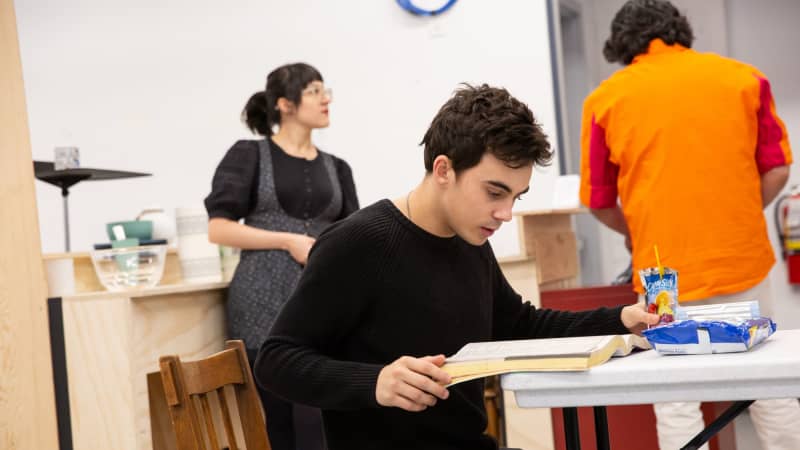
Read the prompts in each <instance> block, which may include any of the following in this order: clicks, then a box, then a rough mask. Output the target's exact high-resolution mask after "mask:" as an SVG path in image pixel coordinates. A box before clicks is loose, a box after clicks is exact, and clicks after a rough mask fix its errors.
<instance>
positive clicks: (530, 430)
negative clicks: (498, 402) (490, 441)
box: [503, 391, 555, 450]
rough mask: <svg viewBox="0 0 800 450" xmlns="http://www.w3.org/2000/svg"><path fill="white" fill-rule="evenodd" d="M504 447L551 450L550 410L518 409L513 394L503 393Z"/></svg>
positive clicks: (552, 447)
mask: <svg viewBox="0 0 800 450" xmlns="http://www.w3.org/2000/svg"><path fill="white" fill-rule="evenodd" d="M503 410H504V411H505V421H506V446H508V447H510V448H524V449H525V450H553V449H554V448H555V447H554V443H553V431H552V423H551V419H550V408H520V407H519V406H517V401H516V399H515V398H514V393H513V392H510V391H504V392H503Z"/></svg>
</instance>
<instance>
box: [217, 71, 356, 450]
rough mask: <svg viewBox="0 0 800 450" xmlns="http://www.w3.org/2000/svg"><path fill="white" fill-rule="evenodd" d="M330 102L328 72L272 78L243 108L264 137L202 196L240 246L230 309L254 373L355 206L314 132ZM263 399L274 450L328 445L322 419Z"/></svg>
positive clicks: (231, 324) (245, 148)
mask: <svg viewBox="0 0 800 450" xmlns="http://www.w3.org/2000/svg"><path fill="white" fill-rule="evenodd" d="M331 100H332V98H331V90H330V89H326V88H325V85H324V83H323V79H322V75H321V74H320V73H319V72H318V71H317V70H316V69H315V68H313V67H311V66H310V65H308V64H303V63H297V64H288V65H284V66H281V67H279V68H277V69H275V70H274V71H272V72H271V73H270V74H269V75H268V76H267V85H266V89H265V90H264V91H260V92H256V93H255V94H253V95H252V96H251V97H250V99H249V100H248V102H247V104H246V106H245V108H244V111H242V120H243V121H244V123H245V124H246V125H247V126H248V128H250V130H252V131H253V132H254V133H256V134H260V135H262V136H265V139H261V140H243V141H238V142H236V143H235V144H234V145H233V147H232V148H231V149H230V150H228V152H227V154H226V155H225V156H224V157H223V159H222V161H221V162H220V164H219V166H218V167H217V170H216V173H215V174H214V179H213V182H212V191H211V193H210V194H209V195H208V197H207V198H206V199H205V205H206V209H207V210H208V216H209V223H208V236H209V239H210V240H211V241H212V242H214V243H217V244H222V245H227V246H230V247H236V248H240V249H242V253H241V258H240V261H239V265H238V266H237V268H236V273H235V274H234V276H233V279H232V280H231V284H230V287H229V288H228V300H227V303H226V312H227V321H228V337H229V338H231V339H242V340H244V343H245V347H246V348H247V352H248V357H249V358H250V365H251V366H252V365H253V361H254V359H255V356H256V353H257V352H258V348H259V347H260V346H261V343H262V342H263V341H264V339H265V338H266V336H267V333H268V332H269V329H270V327H271V326H272V322H273V321H274V320H275V317H276V316H277V314H278V311H279V310H280V309H281V307H282V306H283V304H284V302H285V301H286V300H287V298H288V297H289V294H291V292H292V290H293V289H294V287H295V284H296V283H297V280H298V279H299V277H300V273H301V271H302V269H303V266H304V265H305V263H306V260H307V259H308V252H309V250H310V249H311V246H312V245H313V244H314V240H315V239H316V237H317V236H319V234H320V233H321V232H322V230H323V229H325V228H326V227H327V226H328V225H330V224H332V223H334V222H336V221H338V220H340V219H342V218H344V217H347V216H348V215H349V214H350V213H352V212H354V211H355V210H357V209H358V198H357V196H356V190H355V186H354V183H353V176H352V173H351V171H350V167H349V166H348V165H347V163H346V162H345V161H343V160H341V159H339V158H337V157H335V156H333V155H331V154H329V153H325V152H322V151H320V150H319V149H318V148H317V147H316V146H315V145H314V144H313V142H312V140H311V132H312V130H314V129H317V128H325V127H327V126H328V124H329V123H330V119H329V117H328V108H329V105H330V103H331ZM276 129H277V132H275V130H276ZM240 219H244V220H243V223H240ZM259 393H260V394H261V400H262V403H263V405H264V409H265V411H266V412H267V417H268V419H267V428H268V434H269V437H270V441H271V443H272V448H273V449H274V450H284V449H286V450H289V449H292V450H293V449H295V448H296V446H297V448H301V447H303V445H300V444H302V441H304V440H308V437H309V435H314V436H319V437H320V442H321V421H320V419H319V413H318V412H315V413H313V414H310V413H309V411H308V410H307V409H304V408H303V407H299V406H297V405H292V404H291V403H289V402H286V401H284V400H283V399H281V398H279V397H277V396H274V395H272V394H271V393H270V392H268V391H264V390H262V389H261V388H259ZM295 419H297V421H298V424H297V425H298V426H299V422H311V424H313V429H312V428H311V425H309V428H310V429H309V430H303V432H302V433H295ZM296 436H297V437H298V438H300V439H299V440H296ZM311 440H312V441H313V439H311ZM322 446H324V445H322V444H321V443H320V444H319V446H317V447H316V448H319V447H322ZM308 448H313V447H312V446H309V447H308Z"/></svg>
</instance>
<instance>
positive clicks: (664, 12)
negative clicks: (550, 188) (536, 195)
mask: <svg viewBox="0 0 800 450" xmlns="http://www.w3.org/2000/svg"><path fill="white" fill-rule="evenodd" d="M692 41H693V34H692V29H691V26H690V25H689V22H688V20H687V19H686V17H684V16H683V15H681V14H680V12H679V11H678V10H677V9H676V8H675V7H674V6H673V5H672V4H671V3H669V2H668V1H662V0H631V1H628V2H627V3H626V4H625V5H624V6H623V7H622V9H620V10H619V11H618V12H617V14H616V16H615V17H614V19H613V22H612V24H611V36H610V37H609V39H608V40H607V41H606V43H605V48H604V50H603V53H604V55H605V57H606V59H607V60H608V61H609V62H620V63H622V64H623V65H624V66H625V67H624V68H622V69H620V70H618V71H617V72H616V73H614V74H613V75H612V76H611V77H610V78H608V79H607V80H605V81H603V82H602V83H601V84H600V86H598V87H597V88H596V89H595V90H594V91H593V92H592V93H591V94H590V95H589V97H588V98H587V99H586V101H585V103H584V111H583V124H582V138H581V147H582V149H581V150H582V156H581V190H580V195H581V202H582V203H583V204H585V205H586V206H588V207H589V208H590V209H591V211H592V214H593V215H594V216H595V217H597V219H598V220H600V221H601V222H602V223H604V224H605V225H607V226H608V227H610V228H611V229H613V230H615V231H618V232H620V233H622V234H623V235H624V236H625V237H626V244H627V245H628V247H629V249H630V250H631V255H632V258H633V270H634V274H636V273H637V271H638V270H640V269H643V268H646V267H654V266H655V265H656V259H655V254H654V252H653V247H654V245H658V249H659V252H660V254H661V257H662V263H663V264H664V265H665V266H668V267H671V268H673V269H675V270H677V271H678V273H679V285H678V287H679V289H680V302H681V303H686V302H691V304H693V305H699V304H710V303H720V302H729V301H740V300H754V299H758V300H760V301H761V302H762V310H763V309H765V307H768V306H769V304H770V291H769V279H768V277H767V275H768V274H769V270H770V268H771V267H772V265H773V264H774V262H775V257H774V255H773V251H772V247H771V245H770V242H769V238H768V235H767V226H766V221H765V218H764V213H763V208H764V207H766V206H767V205H768V204H769V203H770V202H771V201H772V200H773V199H774V198H775V197H776V196H777V194H778V193H779V192H780V191H781V189H783V187H784V186H785V184H786V181H787V179H788V176H789V164H790V163H791V162H792V155H791V150H790V148H789V141H788V137H787V134H786V129H785V127H784V125H783V122H782V121H781V120H780V118H778V116H777V114H776V112H775V104H774V101H773V98H772V92H771V89H770V84H769V81H768V80H767V78H766V76H765V75H764V74H762V73H761V72H760V71H759V70H758V69H756V68H754V67H752V66H750V65H748V64H745V63H742V62H739V61H736V60H733V59H730V58H724V57H722V56H719V55H715V54H712V53H699V52H696V51H694V50H692V49H691V45H692ZM634 288H635V290H636V291H637V292H639V293H642V286H641V282H640V280H639V279H638V277H636V276H634ZM655 413H656V419H657V429H658V436H659V445H660V447H661V449H662V450H673V449H676V448H680V447H681V446H682V445H684V444H686V443H687V442H688V441H689V440H690V439H691V438H692V437H693V436H694V435H695V434H697V433H698V432H700V431H701V430H702V429H703V417H702V414H701V412H700V408H699V403H669V404H657V405H655ZM750 415H751V417H752V418H753V422H754V424H755V426H756V430H757V431H758V434H759V438H760V439H761V441H762V443H763V445H764V448H765V449H768V450H773V449H787V450H788V449H794V450H797V449H800V437H798V436H797V435H795V434H796V433H797V431H796V430H798V429H800V405H799V404H798V401H797V399H791V400H769V401H757V402H755V403H754V404H753V406H751V407H750Z"/></svg>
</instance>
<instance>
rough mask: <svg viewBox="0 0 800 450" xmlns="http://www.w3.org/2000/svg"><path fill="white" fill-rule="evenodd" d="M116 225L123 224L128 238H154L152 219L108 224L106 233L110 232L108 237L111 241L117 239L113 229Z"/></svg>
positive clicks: (142, 239) (141, 239)
mask: <svg viewBox="0 0 800 450" xmlns="http://www.w3.org/2000/svg"><path fill="white" fill-rule="evenodd" d="M116 225H121V226H122V229H123V230H124V231H125V238H126V239H129V238H137V239H139V240H140V241H144V240H149V239H152V238H153V222H152V221H151V220H124V221H121V222H109V223H107V224H106V233H108V238H109V239H111V241H115V240H117V239H116V237H115V236H114V230H113V228H114V227H115V226H116Z"/></svg>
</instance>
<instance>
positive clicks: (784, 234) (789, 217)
mask: <svg viewBox="0 0 800 450" xmlns="http://www.w3.org/2000/svg"><path fill="white" fill-rule="evenodd" d="M775 227H776V228H777V229H778V237H779V238H780V240H781V250H782V252H781V253H782V256H783V259H784V260H785V261H786V272H787V273H788V275H789V283H792V284H800V186H797V185H795V186H792V187H791V188H790V189H789V193H788V194H784V195H782V196H780V197H779V198H778V201H777V202H775Z"/></svg>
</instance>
